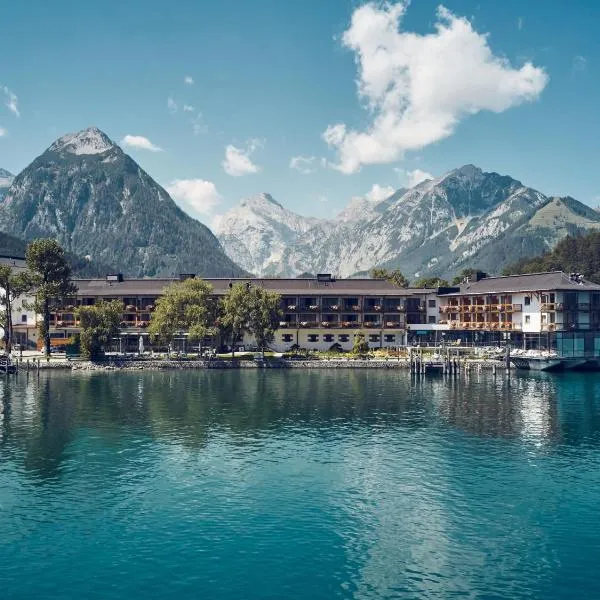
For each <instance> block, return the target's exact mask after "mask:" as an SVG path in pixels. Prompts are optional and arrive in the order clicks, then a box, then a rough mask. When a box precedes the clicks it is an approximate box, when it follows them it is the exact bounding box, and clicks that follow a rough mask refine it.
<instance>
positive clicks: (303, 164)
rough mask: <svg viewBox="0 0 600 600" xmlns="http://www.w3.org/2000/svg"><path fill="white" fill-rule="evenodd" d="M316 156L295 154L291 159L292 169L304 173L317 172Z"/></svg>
mask: <svg viewBox="0 0 600 600" xmlns="http://www.w3.org/2000/svg"><path fill="white" fill-rule="evenodd" d="M316 161H317V157H316V156H293V157H292V158H291V159H290V169H296V170H297V171H300V173H302V174H303V175H309V174H310V173H314V172H315V170H316V169H315V163H316Z"/></svg>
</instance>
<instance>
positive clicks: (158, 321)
mask: <svg viewBox="0 0 600 600" xmlns="http://www.w3.org/2000/svg"><path fill="white" fill-rule="evenodd" d="M212 289H213V288H212V286H211V285H210V283H208V282H206V281H204V280H202V279H196V278H193V279H186V280H185V281H177V282H175V283H172V284H171V285H169V286H168V287H167V288H166V289H165V291H164V293H163V295H162V296H161V297H160V298H159V299H158V300H157V301H156V308H155V309H154V312H153V313H152V317H151V318H150V326H149V327H148V331H149V333H150V335H151V336H152V337H153V338H155V339H159V340H161V341H162V342H163V343H169V342H171V340H172V339H173V337H174V336H175V334H177V333H183V332H187V334H188V340H189V341H190V342H194V341H197V342H199V345H200V349H201V348H202V341H203V340H204V338H205V337H206V336H207V335H213V334H214V333H216V328H215V319H216V315H215V308H216V303H215V301H214V300H213V298H211V292H212Z"/></svg>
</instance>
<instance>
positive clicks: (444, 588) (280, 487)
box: [0, 371, 600, 599]
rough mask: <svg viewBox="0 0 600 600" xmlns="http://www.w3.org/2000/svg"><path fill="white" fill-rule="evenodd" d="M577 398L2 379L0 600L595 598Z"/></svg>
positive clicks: (290, 383) (597, 436)
mask: <svg viewBox="0 0 600 600" xmlns="http://www.w3.org/2000/svg"><path fill="white" fill-rule="evenodd" d="M599 392H600V378H599V377H597V376H595V375H590V376H575V375H566V376H564V377H556V378H554V377H548V376H543V375H526V376H520V375H513V376H512V377H511V378H510V379H507V378H505V377H498V378H493V377H491V376H488V375H486V374H483V375H479V376H471V377H470V378H468V379H465V378H464V377H461V378H459V379H454V378H452V379H449V378H443V377H439V378H427V379H424V380H423V379H415V378H414V377H412V378H411V376H410V375H409V374H407V373H399V372H398V373H397V372H387V371H383V372H376V371H368V372H365V371H363V372H360V371H356V372H340V371H331V372H327V371H308V372H299V371H294V372H269V373H254V372H252V373H245V372H231V373H227V372H206V373H192V372H190V373H118V374H117V373H111V374H93V375H89V374H88V375H82V376H70V375H69V376H65V375H61V374H54V373H53V374H51V375H48V376H46V375H41V376H40V378H39V379H38V378H30V379H29V380H27V379H25V378H19V379H16V380H11V381H10V382H9V383H8V384H7V383H6V382H2V386H1V387H0V398H1V401H2V405H3V409H4V410H3V412H2V420H1V421H0V531H2V542H0V543H1V546H2V550H3V551H2V552H0V580H1V581H2V584H3V589H4V594H5V595H6V597H10V598H31V597H35V596H38V597H55V598H72V597H78V598H79V597H86V598H121V597H129V598H137V597H146V596H151V597H157V596H161V597H165V598H196V597H198V596H199V595H200V596H204V597H219V598H240V597H244V598H265V597H273V598H279V597H286V598H305V597H311V598H331V597H340V598H351V597H352V598H354V597H356V598H382V597H390V598H391V597H398V598H446V597H453V596H456V597H467V598H479V597H485V598H517V599H518V598H540V597H543V598H548V599H552V598H570V597H590V598H592V597H596V596H598V597H600V584H599V583H598V582H597V578H595V576H594V574H595V570H596V565H597V563H598V560H599V559H600V546H599V545H598V543H597V540H598V537H599V534H600V526H599V525H598V523H597V518H596V512H597V506H598V501H599V500H600V485H599V484H600V468H599V467H600V459H599V456H600V453H599V440H600V406H599V405H600V393H599ZM65 582H68V586H67V585H65Z"/></svg>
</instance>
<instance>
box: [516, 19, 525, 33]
mask: <svg viewBox="0 0 600 600" xmlns="http://www.w3.org/2000/svg"><path fill="white" fill-rule="evenodd" d="M524 24H525V21H523V17H519V18H518V19H517V29H518V30H519V31H521V29H523V25H524Z"/></svg>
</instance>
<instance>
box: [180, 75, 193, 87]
mask: <svg viewBox="0 0 600 600" xmlns="http://www.w3.org/2000/svg"><path fill="white" fill-rule="evenodd" d="M183 83H185V84H187V85H194V80H193V78H192V77H191V76H190V75H186V76H185V77H184V78H183Z"/></svg>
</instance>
